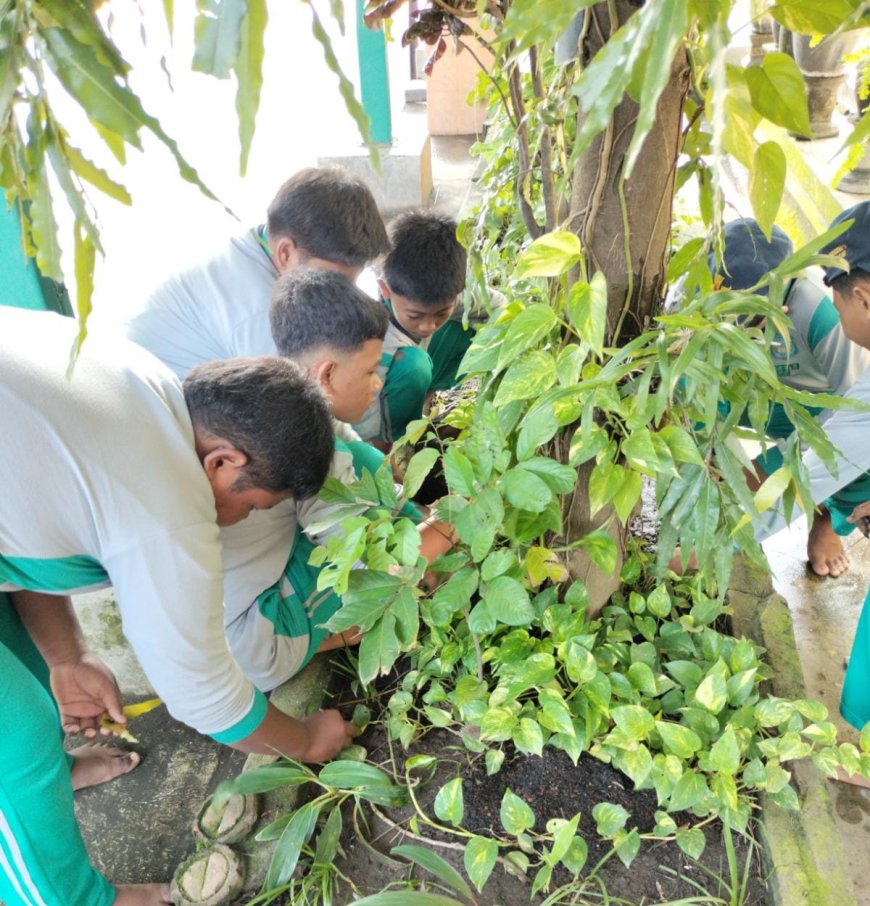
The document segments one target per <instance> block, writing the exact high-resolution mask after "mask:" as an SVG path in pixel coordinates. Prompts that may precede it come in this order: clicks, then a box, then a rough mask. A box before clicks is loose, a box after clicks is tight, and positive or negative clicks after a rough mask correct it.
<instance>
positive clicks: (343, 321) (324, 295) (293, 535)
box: [222, 270, 443, 691]
mask: <svg viewBox="0 0 870 906" xmlns="http://www.w3.org/2000/svg"><path fill="white" fill-rule="evenodd" d="M324 311H328V312H329V318H324V317H323V312H324ZM270 320H271V325H272V335H273V338H274V340H275V344H276V346H277V348H278V351H279V352H280V353H281V355H285V356H287V357H289V358H291V359H293V360H294V361H295V362H296V363H297V364H299V365H300V366H301V367H303V368H304V369H305V370H306V372H307V373H308V374H309V375H311V377H313V378H314V379H315V380H316V381H317V382H318V383H319V384H320V386H321V387H322V388H323V389H324V391H325V392H326V395H327V397H328V398H329V400H330V404H331V408H332V412H333V415H334V416H335V417H336V418H338V419H339V420H341V421H342V422H351V421H356V420H357V419H358V418H359V417H360V416H361V415H362V413H363V412H364V411H365V409H366V408H367V407H368V406H369V404H370V403H371V402H372V398H373V396H375V395H376V394H377V392H378V390H379V389H380V380H379V379H378V374H377V368H378V363H379V361H380V358H381V346H382V337H383V333H384V330H385V329H386V324H387V313H386V311H385V309H384V308H383V306H382V305H381V304H380V303H378V302H375V301H374V300H373V299H370V298H369V297H368V296H366V295H365V294H364V293H363V292H361V291H360V290H359V289H357V288H356V287H354V286H352V285H350V284H349V283H348V282H347V281H346V280H344V278H342V277H341V276H340V275H338V274H334V273H329V272H326V271H315V270H297V271H294V272H293V273H288V274H285V275H284V276H282V277H281V278H280V279H279V280H278V282H277V283H276V284H275V289H274V291H273V294H272V302H271V310H270ZM366 451H367V452H366ZM382 462H383V454H382V453H380V452H379V451H377V450H375V449H374V447H370V446H369V445H368V444H364V443H360V442H357V443H356V444H353V443H350V444H348V443H345V442H344V441H342V440H340V439H336V444H335V452H334V455H333V461H332V466H331V468H330V476H331V477H333V478H335V479H337V480H338V481H340V482H341V483H342V484H345V485H348V484H351V483H352V482H354V481H355V480H356V479H357V478H358V477H359V475H360V474H361V472H362V470H363V469H368V470H369V471H370V472H372V473H374V472H375V471H377V469H378V467H379V466H380V465H381V463H382ZM341 513H342V507H341V506H338V505H335V504H328V503H324V502H323V501H321V500H316V499H312V500H306V501H304V502H302V503H299V504H296V503H295V502H290V503H288V504H287V505H283V506H280V507H275V508H274V509H273V510H271V511H269V512H267V513H256V514H253V515H252V516H251V517H250V518H249V519H246V520H245V522H244V523H241V524H239V525H235V526H231V527H230V528H227V529H224V530H222V540H223V546H224V566H225V575H226V579H225V611H226V631H227V639H228V640H229V643H230V648H231V650H232V651H233V654H234V655H235V656H236V659H237V660H238V662H239V663H240V664H241V665H242V667H243V668H244V670H245V673H246V674H247V675H248V676H249V677H250V678H251V679H252V680H253V682H254V683H255V685H256V686H257V687H258V688H260V689H262V690H264V691H269V690H271V689H274V688H275V687H276V686H278V685H280V684H281V683H282V682H284V681H285V680H286V679H288V678H289V677H291V676H293V675H294V674H296V673H297V672H298V671H299V670H301V669H302V667H304V666H305V664H307V663H308V661H309V660H310V659H311V658H312V657H313V656H314V654H315V653H317V651H318V650H321V646H323V645H324V644H327V645H328V644H330V642H329V634H328V632H327V631H326V630H325V629H324V628H323V624H324V623H325V622H326V621H327V620H328V619H329V618H330V617H331V616H332V615H333V614H334V613H335V611H336V610H337V609H338V608H339V607H340V606H341V601H340V599H339V598H338V597H337V596H336V595H334V594H332V593H322V592H318V591H317V579H318V575H319V572H320V570H319V568H318V567H314V566H311V565H309V563H308V560H309V557H310V555H311V551H312V550H313V548H314V545H315V544H317V543H321V542H323V541H324V540H325V538H326V537H327V536H328V535H329V534H330V533H331V532H332V531H334V530H335V528H336V526H337V523H338V521H339V520H340V519H341ZM401 515H403V516H407V517H408V518H410V519H412V520H413V521H415V522H417V523H419V522H420V519H421V517H420V513H419V511H418V510H417V509H416V508H415V507H414V506H413V505H412V504H410V503H405V504H404V505H403V507H402V509H401ZM324 522H326V523H331V524H330V525H329V526H328V527H326V528H319V529H317V530H312V528H311V527H312V526H315V523H319V524H321V525H322V524H323V523H324ZM420 531H421V543H422V544H423V552H424V556H425V555H426V548H427V545H431V544H432V542H433V541H439V540H443V537H442V536H440V535H438V532H437V530H434V529H432V528H431V527H427V526H425V525H423V526H422V527H421V529H420ZM433 532H434V535H435V538H430V537H429V536H430V535H431V534H432V533H433ZM439 551H440V548H439ZM360 566H362V564H360ZM350 638H351V637H350V636H348V639H350Z"/></svg>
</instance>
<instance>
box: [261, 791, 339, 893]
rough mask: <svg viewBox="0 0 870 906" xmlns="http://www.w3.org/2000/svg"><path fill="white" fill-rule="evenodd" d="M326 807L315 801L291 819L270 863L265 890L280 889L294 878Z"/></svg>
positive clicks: (298, 810)
mask: <svg viewBox="0 0 870 906" xmlns="http://www.w3.org/2000/svg"><path fill="white" fill-rule="evenodd" d="M324 805H325V802H324V801H323V800H318V799H314V800H312V801H311V802H306V803H305V805H303V806H301V807H300V808H299V809H297V811H296V813H295V814H294V815H293V817H292V818H291V819H290V821H289V822H288V824H287V827H285V828H284V833H283V834H281V838H280V839H279V840H278V845H277V846H276V847H275V852H274V853H273V854H272V861H271V862H270V863H269V871H268V872H267V873H266V880H265V881H264V882H263V888H264V889H265V890H269V889H271V888H275V887H280V886H281V885H282V884H286V883H287V881H289V880H290V878H291V877H292V876H293V872H294V871H295V870H296V864H297V863H298V862H299V856H300V855H301V853H302V847H303V846H305V844H306V843H307V842H308V840H309V838H310V837H311V835H312V834H313V833H314V828H315V826H316V824H317V816H318V815H319V814H320V810H321V809H322V808H323V806H324Z"/></svg>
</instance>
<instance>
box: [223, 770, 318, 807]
mask: <svg viewBox="0 0 870 906" xmlns="http://www.w3.org/2000/svg"><path fill="white" fill-rule="evenodd" d="M314 777H315V775H314V773H313V772H312V771H310V770H308V768H305V767H303V766H302V765H296V764H267V765H264V766H263V767H259V768H252V769H251V770H249V771H243V772H242V773H241V774H239V776H238V777H235V778H234V779H233V780H224V781H223V782H222V783H221V784H220V785H219V786H218V788H217V789H216V790H215V794H214V800H215V803H216V804H218V805H220V804H222V803H224V802H226V801H227V800H228V799H229V798H230V797H231V796H235V795H236V794H238V793H268V792H270V791H271V790H277V789H280V788H281V787H285V786H300V785H301V784H303V783H310V782H311V781H312V780H314Z"/></svg>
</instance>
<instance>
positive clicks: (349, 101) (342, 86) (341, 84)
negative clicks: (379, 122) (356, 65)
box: [308, 0, 381, 173]
mask: <svg viewBox="0 0 870 906" xmlns="http://www.w3.org/2000/svg"><path fill="white" fill-rule="evenodd" d="M308 6H309V7H310V8H311V33H312V34H313V35H314V37H315V39H316V40H317V43H318V44H320V46H321V47H322V48H323V59H324V60H325V61H326V65H327V66H328V67H329V68H330V69H331V70H332V71H333V72H334V73H335V74H336V76H338V92H339V94H340V95H341V96H342V98H343V99H344V105H345V107H346V108H347V112H348V113H349V114H350V115H351V117H353V121H354V122H355V123H356V125H357V129H359V134H360V137H361V138H362V140H363V142H364V143H365V146H366V147H367V148H368V149H369V160H370V161H371V164H372V167H373V168H374V171H375V173H380V172H381V158H380V154H379V153H378V149H377V146H376V145H375V144H374V143H373V142H372V135H371V122H370V120H369V117H368V114H367V113H366V112H365V110H363V106H362V104H361V103H360V102H359V101H358V100H357V97H356V94H355V92H354V88H353V83H352V82H351V81H350V80H349V79H348V77H347V76H346V75H345V74H344V71H343V70H342V68H341V65H340V64H339V62H338V57H336V55H335V51H334V50H333V49H332V41H330V40H329V35H328V34H327V33H326V30H325V29H324V27H323V23H322V22H321V21H320V16H318V15H317V10H316V9H315V8H314V2H313V0H308Z"/></svg>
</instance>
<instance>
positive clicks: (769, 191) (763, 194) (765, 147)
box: [749, 142, 786, 239]
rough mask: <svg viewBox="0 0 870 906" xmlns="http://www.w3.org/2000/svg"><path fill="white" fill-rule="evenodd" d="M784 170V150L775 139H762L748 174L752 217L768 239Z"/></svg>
mask: <svg viewBox="0 0 870 906" xmlns="http://www.w3.org/2000/svg"><path fill="white" fill-rule="evenodd" d="M785 172H786V162H785V152H784V151H783V150H782V148H780V146H779V145H778V144H776V142H764V144H761V145H759V146H758V147H757V148H756V149H755V154H754V155H753V159H752V171H751V173H750V177H749V200H750V202H751V203H752V212H753V214H755V219H756V220H757V221H758V224H759V226H760V227H761V229H762V231H763V232H764V235H765V236H767V237H768V239H769V237H770V231H771V230H772V229H773V224H774V221H775V220H776V215H777V213H778V212H779V205H780V200H781V199H782V192H783V189H784V188H785Z"/></svg>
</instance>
